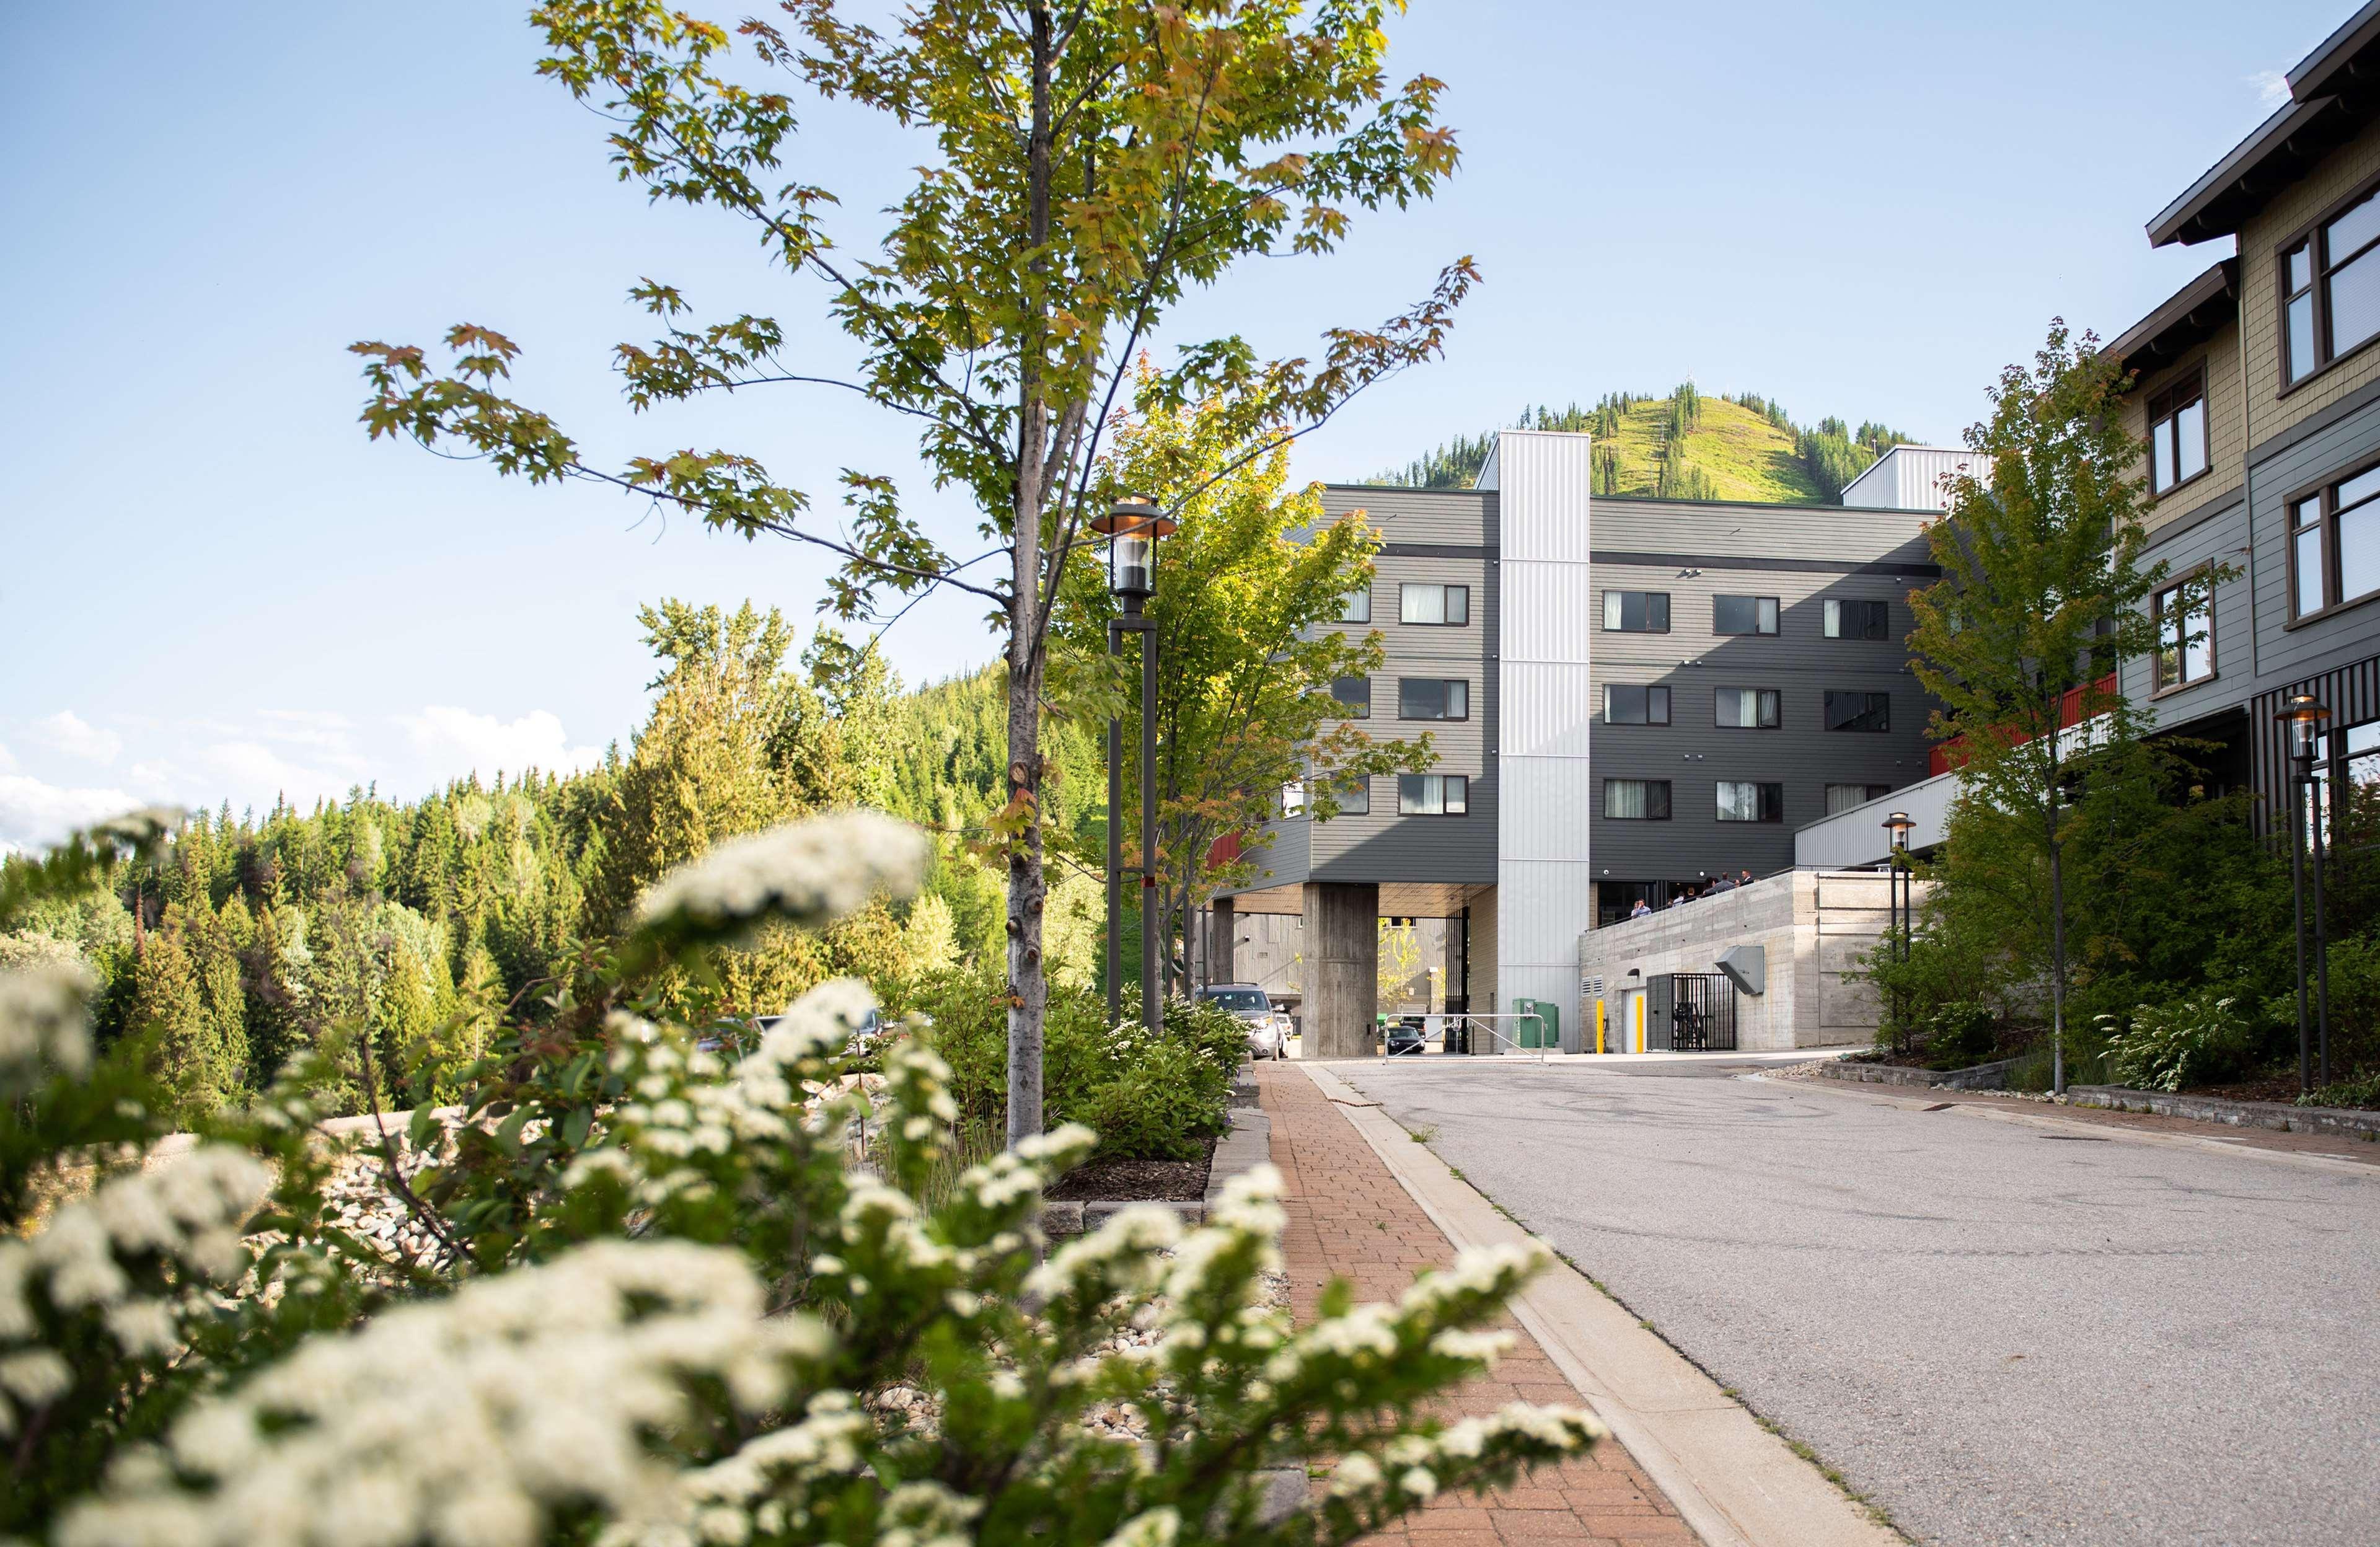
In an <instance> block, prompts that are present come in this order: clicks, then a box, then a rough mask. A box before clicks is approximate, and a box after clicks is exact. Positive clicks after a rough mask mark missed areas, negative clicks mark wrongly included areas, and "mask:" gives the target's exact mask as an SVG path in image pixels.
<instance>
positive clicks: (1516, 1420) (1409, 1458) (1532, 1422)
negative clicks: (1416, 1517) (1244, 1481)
mask: <svg viewBox="0 0 2380 1547" xmlns="http://www.w3.org/2000/svg"><path fill="white" fill-rule="evenodd" d="M1604 1433H1605V1431H1604V1427H1603V1425H1602V1424H1600V1423H1598V1422H1597V1421H1596V1419H1595V1417H1594V1415H1593V1414H1591V1413H1588V1412H1587V1411H1585V1409H1584V1408H1579V1407H1550V1406H1540V1405H1538V1404H1536V1403H1532V1402H1508V1403H1506V1404H1505V1405H1504V1406H1503V1407H1500V1408H1498V1409H1497V1410H1496V1411H1495V1412H1493V1413H1491V1414H1489V1415H1488V1416H1487V1417H1485V1418H1467V1419H1462V1420H1461V1421H1459V1422H1456V1423H1453V1424H1450V1425H1449V1426H1447V1427H1446V1428H1445V1429H1442V1430H1440V1431H1439V1432H1438V1433H1436V1434H1400V1435H1398V1436H1397V1437H1396V1438H1395V1439H1393V1440H1390V1442H1389V1443H1387V1444H1385V1445H1383V1446H1381V1447H1380V1449H1379V1452H1378V1455H1377V1456H1376V1455H1372V1454H1368V1453H1366V1452H1363V1451H1357V1452H1355V1453H1354V1454H1353V1455H1350V1456H1342V1457H1341V1459H1340V1462H1339V1465H1338V1466H1337V1467H1336V1468H1333V1470H1332V1472H1331V1475H1330V1492H1332V1493H1333V1494H1335V1495H1336V1496H1338V1497H1340V1498H1342V1499H1361V1498H1366V1497H1370V1498H1374V1499H1378V1500H1380V1501H1382V1502H1388V1503H1395V1502H1397V1501H1398V1499H1399V1496H1400V1495H1402V1496H1403V1499H1404V1500H1408V1501H1427V1500H1428V1499H1430V1498H1431V1497H1433V1496H1435V1495H1436V1494H1437V1492H1438V1491H1439V1477H1440V1474H1442V1473H1443V1472H1445V1471H1447V1470H1448V1469H1450V1468H1459V1467H1461V1466H1463V1465H1465V1464H1468V1463H1470V1462H1475V1461H1477V1460H1478V1459H1479V1458H1480V1457H1481V1456H1486V1455H1488V1453H1489V1452H1491V1451H1497V1450H1506V1449H1511V1448H1524V1449H1528V1450H1539V1451H1547V1452H1552V1453H1555V1454H1567V1453H1569V1452H1572V1451H1576V1450H1584V1449H1585V1447H1587V1446H1588V1445H1591V1444H1593V1443H1596V1442H1597V1441H1598V1440H1600V1439H1602V1438H1603V1436H1604Z"/></svg>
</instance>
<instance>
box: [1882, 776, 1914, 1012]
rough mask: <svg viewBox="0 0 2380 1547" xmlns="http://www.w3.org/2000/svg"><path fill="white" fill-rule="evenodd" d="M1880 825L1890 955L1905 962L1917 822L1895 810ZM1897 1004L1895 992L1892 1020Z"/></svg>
mask: <svg viewBox="0 0 2380 1547" xmlns="http://www.w3.org/2000/svg"><path fill="white" fill-rule="evenodd" d="M1881 825H1882V826H1883V828H1884V830H1885V831H1886V832H1887V833H1889V834H1892V855H1891V860H1890V868H1889V869H1888V871H1886V872H1885V882H1886V885H1887V890H1886V892H1885V908H1886V917H1887V920H1888V923H1887V926H1886V927H1887V928H1888V929H1890V930H1891V931H1892V936H1893V944H1892V959H1893V960H1895V961H1897V962H1905V961H1907V960H1908V959H1909V936H1910V932H1912V931H1913V930H1914V929H1915V928H1916V927H1917V921H1916V912H1917V891H1916V885H1917V881H1916V872H1915V871H1912V870H1911V869H1910V868H1909V834H1910V833H1911V832H1912V831H1913V829H1914V828H1915V827H1916V826H1917V823H1915V822H1912V821H1911V820H1910V818H1909V813H1908V812H1907V811H1895V812H1893V813H1892V814H1891V815H1890V816H1888V817H1886V818H1885V819H1884V821H1883V822H1882V823H1881ZM1901 1004H1902V1001H1901V997H1900V994H1898V993H1896V994H1895V995H1894V996H1893V1006H1894V1009H1893V1018H1894V1019H1895V1020H1899V1019H1900V1006H1901ZM1902 1030H1903V1031H1906V1030H1907V1028H1906V1027H1903V1028H1902Z"/></svg>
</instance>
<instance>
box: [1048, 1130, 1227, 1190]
mask: <svg viewBox="0 0 2380 1547" xmlns="http://www.w3.org/2000/svg"><path fill="white" fill-rule="evenodd" d="M1214 1163H1215V1141H1214V1140H1213V1139H1200V1140H1199V1141H1198V1156H1197V1158H1196V1160H1178V1161H1176V1160H1095V1161H1090V1162H1087V1163H1085V1164H1084V1165H1082V1166H1081V1167H1080V1168H1078V1169H1076V1170H1074V1171H1070V1172H1068V1173H1067V1174H1066V1175H1064V1176H1062V1177H1060V1178H1059V1180H1058V1185H1057V1186H1056V1187H1054V1188H1050V1191H1049V1193H1048V1194H1047V1195H1046V1196H1047V1197H1048V1198H1049V1199H1050V1201H1051V1202H1053V1203H1073V1202H1087V1203H1099V1202H1130V1203H1196V1202H1197V1201H1198V1200H1200V1199H1202V1198H1204V1197H1206V1196H1207V1172H1208V1168H1209V1167H1211V1166H1212V1165H1213V1164H1214Z"/></svg>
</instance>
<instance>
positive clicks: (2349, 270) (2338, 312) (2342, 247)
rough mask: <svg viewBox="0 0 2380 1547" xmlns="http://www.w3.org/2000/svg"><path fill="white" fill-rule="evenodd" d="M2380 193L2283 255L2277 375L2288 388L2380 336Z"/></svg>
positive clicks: (2320, 227)
mask: <svg viewBox="0 0 2380 1547" xmlns="http://www.w3.org/2000/svg"><path fill="white" fill-rule="evenodd" d="M2375 195H2380V189H2374V190H2367V191H2366V192H2365V193H2363V194H2362V196H2360V197H2359V198H2358V199H2357V200H2356V201H2355V202H2354V203H2352V204H2350V205H2349V206H2348V207H2347V208H2346V209H2345V210H2342V211H2340V212H2339V213H2338V214H2336V215H2333V216H2331V217H2330V218H2329V219H2327V220H2325V221H2324V222H2323V223H2322V224H2320V225H2316V226H2315V227H2314V228H2313V230H2312V231H2309V232H2308V233H2306V235H2305V236H2304V237H2303V238H2301V239H2299V240H2298V241H2297V242H2295V243H2294V244H2292V245H2291V246H2289V247H2287V248H2285V249H2283V250H2282V251H2281V257H2280V274H2279V279H2280V289H2281V316H2282V325H2281V376H2282V379H2283V380H2285V381H2287V382H2288V383H2289V384H2291V385H2292V386H2294V385H2295V384H2298V383H2300V382H2302V381H2304V380H2305V379H2306V378H2307V377H2308V376H2311V375H2313V373H2314V372H2316V371H2319V370H2321V369H2322V368H2323V367H2324V366H2325V365H2328V364H2329V363H2330V362H2331V361H2332V360H2335V359H2338V358H2339V357H2340V356H2341V355H2344V354H2347V353H2350V351H2352V350H2354V349H2355V348H2357V347H2359V346H2361V345H2362V344H2364V343H2367V342H2368V341H2370V340H2371V338H2372V337H2373V336H2374V335H2380V252H2375V251H2374V247H2375V245H2380V197H2375Z"/></svg>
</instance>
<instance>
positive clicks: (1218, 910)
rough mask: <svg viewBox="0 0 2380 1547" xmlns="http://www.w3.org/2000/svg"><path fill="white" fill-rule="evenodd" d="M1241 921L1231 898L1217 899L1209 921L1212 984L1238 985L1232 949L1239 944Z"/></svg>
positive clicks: (1208, 966) (1209, 974)
mask: <svg viewBox="0 0 2380 1547" xmlns="http://www.w3.org/2000/svg"><path fill="white" fill-rule="evenodd" d="M1239 937H1240V920H1239V916H1238V914H1237V912H1236V911H1235V910H1234V909H1233V907H1232V899H1231V898H1229V897H1217V898H1216V899H1215V906H1214V907H1213V909H1212V910H1211V911H1210V912H1209V913H1208V919H1207V981H1208V982H1210V983H1236V982H1238V981H1240V980H1239V977H1238V974H1237V971H1236V970H1235V968H1233V956H1232V952H1233V946H1234V945H1236V944H1238V942H1239Z"/></svg>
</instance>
